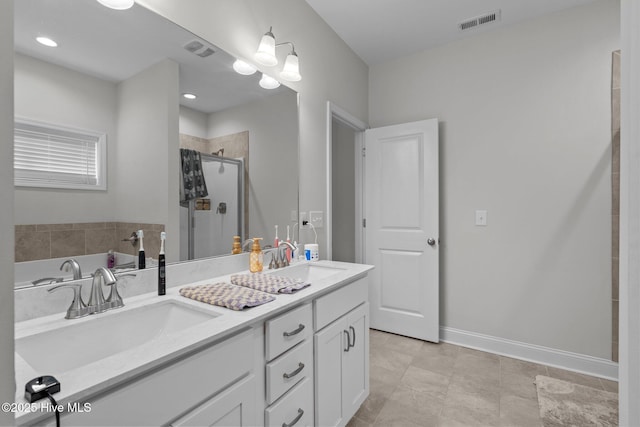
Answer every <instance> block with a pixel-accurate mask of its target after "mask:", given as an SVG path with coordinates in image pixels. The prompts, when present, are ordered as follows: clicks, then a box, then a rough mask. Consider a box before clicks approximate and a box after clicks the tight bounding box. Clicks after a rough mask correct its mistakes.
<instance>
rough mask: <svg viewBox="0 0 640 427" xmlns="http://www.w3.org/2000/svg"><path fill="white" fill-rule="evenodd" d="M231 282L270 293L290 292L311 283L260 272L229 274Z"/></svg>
mask: <svg viewBox="0 0 640 427" xmlns="http://www.w3.org/2000/svg"><path fill="white" fill-rule="evenodd" d="M231 283H233V284H234V285H240V286H245V287H247V288H251V289H257V290H259V291H263V292H268V293H270V294H292V293H294V292H295V291H298V290H300V289H302V288H306V287H307V286H310V285H311V283H308V282H305V281H303V280H301V279H292V278H290V277H283V276H277V275H275V274H262V273H253V274H235V275H233V276H231Z"/></svg>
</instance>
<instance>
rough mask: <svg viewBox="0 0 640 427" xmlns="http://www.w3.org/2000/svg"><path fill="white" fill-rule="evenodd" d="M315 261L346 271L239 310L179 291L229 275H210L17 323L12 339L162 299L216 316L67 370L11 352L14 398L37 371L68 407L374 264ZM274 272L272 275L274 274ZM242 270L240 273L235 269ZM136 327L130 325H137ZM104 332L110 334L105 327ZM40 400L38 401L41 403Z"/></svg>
mask: <svg viewBox="0 0 640 427" xmlns="http://www.w3.org/2000/svg"><path fill="white" fill-rule="evenodd" d="M313 264H316V265H319V266H327V267H334V268H340V269H344V271H341V272H338V273H336V274H333V275H331V276H329V277H326V278H323V279H318V280H316V281H314V282H312V283H311V286H309V287H307V288H304V289H302V290H300V291H297V292H296V293H294V294H278V295H277V296H276V299H275V300H274V301H271V302H268V303H266V304H263V305H260V306H257V307H253V308H249V309H245V310H243V311H233V310H229V309H226V308H223V307H217V306H213V305H209V304H205V303H201V302H198V301H194V300H191V299H189V298H185V297H182V296H181V295H180V294H179V292H178V291H179V289H180V288H182V287H184V286H192V285H202V284H207V283H217V282H228V283H230V275H225V276H219V277H212V278H210V279H206V280H200V281H197V282H194V283H190V284H188V285H179V286H174V287H171V288H167V294H166V295H165V296H158V295H157V293H156V292H152V293H148V294H143V295H139V296H136V297H131V298H125V301H124V303H125V307H123V308H121V309H117V310H111V311H107V312H105V313H101V314H95V315H91V316H87V317H84V318H81V319H73V320H67V319H64V313H58V314H55V315H50V316H45V317H40V318H36V319H32V320H27V321H23V322H19V323H16V325H15V338H16V339H20V338H23V337H27V336H30V335H33V334H38V333H43V332H47V331H51V330H54V329H57V328H60V327H64V326H68V325H70V324H72V322H73V323H74V324H75V323H80V322H91V321H92V320H93V319H94V318H97V317H103V318H105V319H106V318H108V316H113V315H117V314H118V313H119V312H122V311H124V310H135V309H136V308H138V307H143V306H147V305H151V304H155V303H158V302H161V301H167V300H170V299H174V300H177V301H179V302H180V303H181V304H183V305H185V304H186V305H190V306H193V307H194V308H195V309H197V310H200V311H203V310H206V311H211V312H213V313H216V314H218V316H217V317H215V318H212V319H211V320H206V321H204V322H201V323H199V324H196V325H194V326H191V327H189V328H186V329H184V330H182V331H180V332H176V333H173V334H168V335H165V336H161V337H159V338H156V339H153V340H151V341H148V342H146V343H144V344H141V345H139V346H137V347H135V348H131V349H129V350H126V351H123V352H120V353H117V354H114V355H111V356H108V357H106V358H103V359H99V360H97V361H95V362H93V363H90V364H87V365H83V366H81V367H78V368H76V369H71V370H67V371H66V372H37V371H35V370H34V369H33V368H32V367H31V366H30V365H29V364H28V363H27V362H26V361H25V360H24V359H22V358H21V357H20V356H19V355H18V354H17V353H16V355H15V357H16V359H15V370H16V372H15V374H16V398H15V402H16V403H17V404H18V408H19V409H20V408H21V407H22V406H23V404H26V403H27V401H26V400H25V398H24V385H25V384H26V383H27V382H28V381H30V380H32V379H33V378H36V377H38V376H40V375H53V376H55V377H56V379H57V380H58V381H59V382H60V384H61V390H60V392H59V393H56V394H55V395H54V398H55V399H56V401H57V402H58V403H59V404H62V405H66V404H67V403H69V402H81V403H84V402H85V401H86V400H87V399H89V398H90V397H91V396H94V395H96V394H98V393H100V392H101V391H103V390H105V389H107V388H109V387H111V386H114V385H116V384H119V383H122V382H124V381H126V380H129V379H131V378H133V377H134V376H136V375H140V374H143V373H144V372H146V371H148V370H150V369H153V368H156V367H158V366H160V365H163V364H166V363H167V362H169V361H171V360H172V359H175V358H177V357H179V356H181V355H184V354H187V353H190V352H193V351H195V350H198V349H200V348H203V347H205V346H207V345H210V344H213V343H215V342H218V341H221V340H222V339H224V338H226V337H228V336H231V335H232V334H234V333H236V332H238V331H241V330H244V329H247V328H250V327H252V326H254V325H257V324H259V323H261V322H263V321H264V320H266V319H268V318H270V317H273V316H275V315H277V314H279V313H281V312H284V311H286V310H289V309H291V308H293V307H294V306H297V305H300V304H302V303H305V302H309V301H311V300H313V299H314V298H317V297H318V296H321V295H323V294H326V293H328V292H331V291H333V290H335V289H338V288H340V287H341V286H343V285H345V284H346V283H349V282H351V281H353V280H354V279H357V278H359V277H364V276H365V275H366V273H367V272H368V271H369V270H371V269H372V268H373V267H372V266H369V265H363V264H350V263H342V262H336V261H319V262H315V263H313ZM285 270H286V269H283V270H275V271H274V272H273V273H274V274H277V273H278V271H285ZM238 273H244V272H238ZM135 327H136V325H131V328H135ZM104 333H109V331H108V330H106V331H104ZM45 401H46V399H45V400H42V401H39V402H38V403H37V405H40V403H42V402H45ZM43 416H51V414H50V413H47V412H41V411H36V412H31V411H29V410H26V411H19V412H17V413H16V424H18V425H20V424H25V423H31V422H33V421H35V420H37V419H38V418H40V417H43Z"/></svg>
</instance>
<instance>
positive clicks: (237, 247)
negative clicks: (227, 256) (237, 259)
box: [231, 236, 242, 255]
mask: <svg viewBox="0 0 640 427" xmlns="http://www.w3.org/2000/svg"><path fill="white" fill-rule="evenodd" d="M231 253H232V254H233V255H237V254H241V253H242V242H241V241H240V236H233V246H232V248H231Z"/></svg>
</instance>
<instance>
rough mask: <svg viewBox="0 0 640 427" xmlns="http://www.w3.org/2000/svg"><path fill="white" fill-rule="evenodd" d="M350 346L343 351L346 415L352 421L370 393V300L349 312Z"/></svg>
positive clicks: (343, 389) (343, 392)
mask: <svg viewBox="0 0 640 427" xmlns="http://www.w3.org/2000/svg"><path fill="white" fill-rule="evenodd" d="M346 321H347V330H348V332H349V339H350V345H349V350H348V351H346V352H343V354H342V417H343V418H344V420H345V421H349V420H350V419H351V417H353V416H354V415H355V413H356V412H357V411H358V408H359V407H360V405H362V402H364V400H365V399H366V398H367V396H368V395H369V304H368V303H367V304H363V305H361V306H360V307H358V308H356V309H355V310H353V311H351V312H350V313H349V314H347V316H346Z"/></svg>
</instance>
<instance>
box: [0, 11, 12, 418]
mask: <svg viewBox="0 0 640 427" xmlns="http://www.w3.org/2000/svg"><path fill="white" fill-rule="evenodd" d="M0 57H2V61H0V194H2V195H3V196H4V197H3V200H2V203H1V204H0V235H2V236H3V237H2V239H0V253H1V254H3V256H2V257H0V271H2V274H0V402H13V398H14V395H15V380H14V371H13V239H14V233H13V197H12V195H13V2H11V1H2V2H0ZM12 424H13V414H12V413H10V412H4V411H1V412H0V425H3V426H4V425H12Z"/></svg>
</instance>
